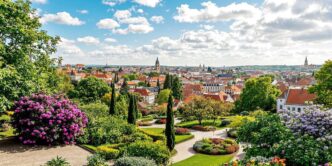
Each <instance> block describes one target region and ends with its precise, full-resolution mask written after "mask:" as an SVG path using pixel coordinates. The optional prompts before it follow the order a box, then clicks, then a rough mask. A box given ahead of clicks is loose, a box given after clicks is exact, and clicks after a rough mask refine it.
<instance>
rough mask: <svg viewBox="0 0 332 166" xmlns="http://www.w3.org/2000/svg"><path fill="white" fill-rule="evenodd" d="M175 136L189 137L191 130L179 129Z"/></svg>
mask: <svg viewBox="0 0 332 166" xmlns="http://www.w3.org/2000/svg"><path fill="white" fill-rule="evenodd" d="M175 134H176V135H189V134H190V131H189V129H187V128H177V129H176V130H175Z"/></svg>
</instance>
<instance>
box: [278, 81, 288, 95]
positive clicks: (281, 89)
mask: <svg viewBox="0 0 332 166" xmlns="http://www.w3.org/2000/svg"><path fill="white" fill-rule="evenodd" d="M277 88H278V89H279V90H280V91H281V93H284V92H285V91H286V90H287V89H288V87H287V86H286V85H285V84H284V83H283V82H278V83H277Z"/></svg>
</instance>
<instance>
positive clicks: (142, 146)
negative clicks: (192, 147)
mask: <svg viewBox="0 0 332 166" xmlns="http://www.w3.org/2000/svg"><path fill="white" fill-rule="evenodd" d="M126 153H127V154H128V155H129V156H136V157H146V158H149V159H153V160H155V161H156V163H157V164H165V165H166V164H167V163H168V160H169V158H170V156H171V155H170V152H169V151H168V149H167V147H166V146H165V144H164V143H163V142H158V141H157V142H147V141H144V142H142V141H138V142H134V143H132V144H130V145H129V146H128V147H127V149H126Z"/></svg>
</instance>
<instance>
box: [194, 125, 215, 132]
mask: <svg viewBox="0 0 332 166" xmlns="http://www.w3.org/2000/svg"><path fill="white" fill-rule="evenodd" d="M191 128H192V129H194V130H198V131H215V130H216V128H215V127H214V126H201V125H195V126H192V127H191Z"/></svg>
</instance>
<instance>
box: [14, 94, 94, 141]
mask: <svg viewBox="0 0 332 166" xmlns="http://www.w3.org/2000/svg"><path fill="white" fill-rule="evenodd" d="M14 110H15V112H14V115H13V117H12V119H13V120H12V125H13V127H14V128H15V129H16V132H17V133H18V138H19V140H20V141H21V142H22V143H23V144H48V145H50V144H71V143H74V142H75V139H76V138H77V137H78V136H80V135H82V134H83V128H84V127H85V126H86V124H87V122H88V119H87V117H86V116H85V114H84V113H83V112H81V110H80V109H78V108H77V106H76V105H75V104H73V103H72V102H70V101H69V100H67V99H65V98H63V97H61V96H47V95H44V94H33V95H31V96H30V97H27V96H26V97H22V98H21V99H20V100H19V101H17V102H15V105H14Z"/></svg>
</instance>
